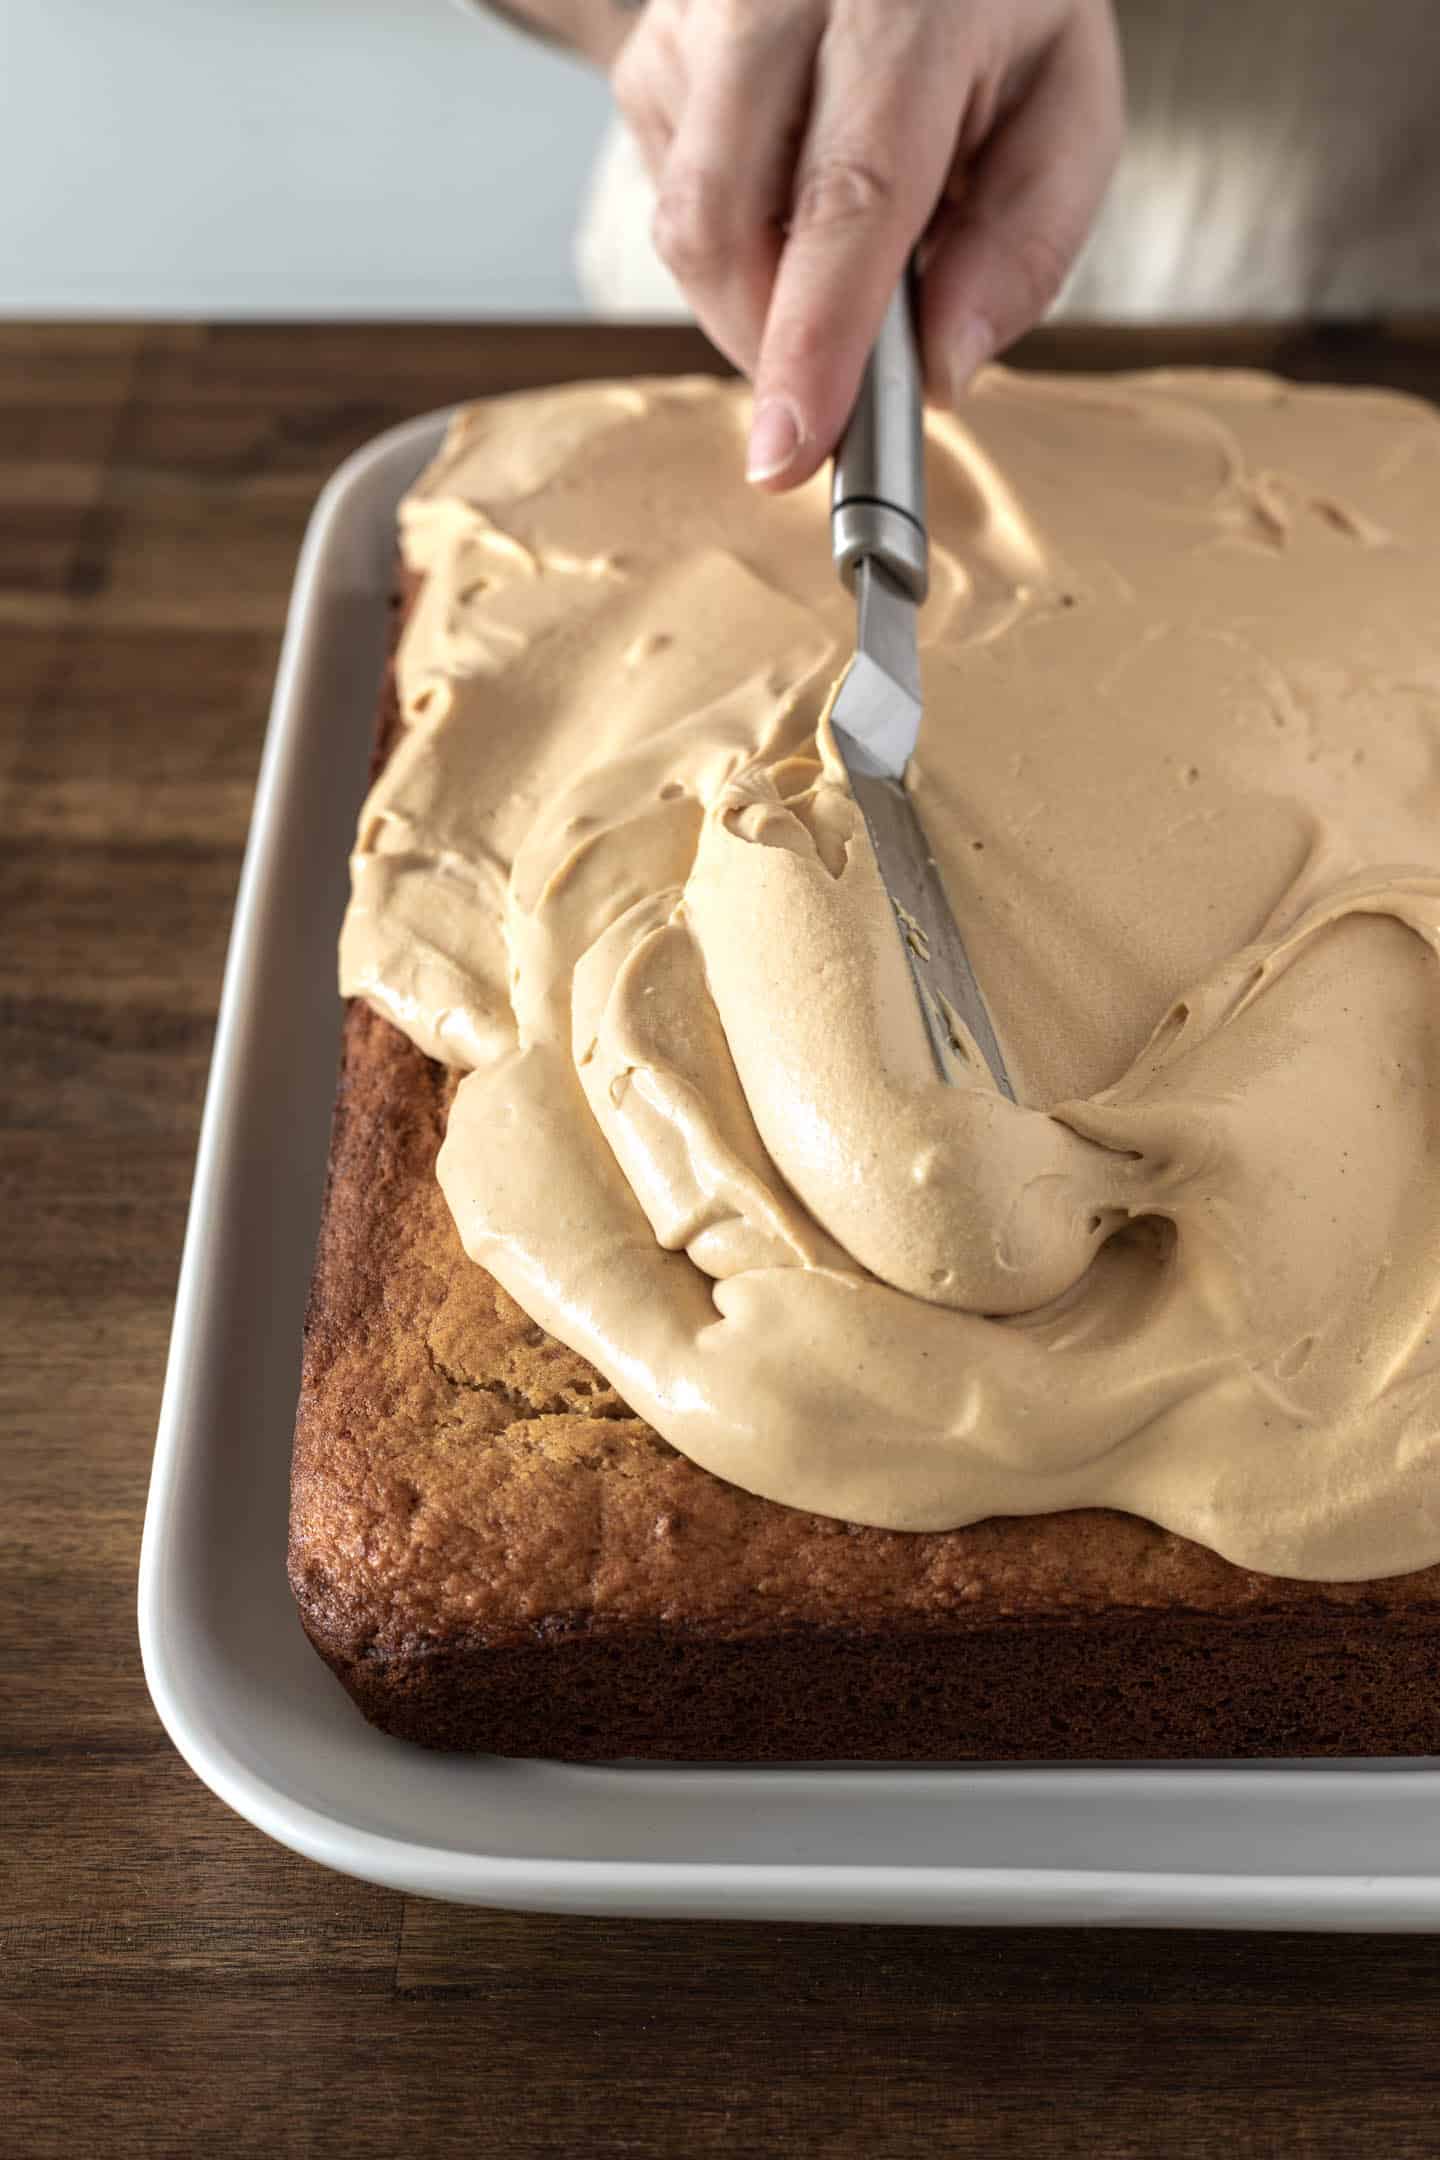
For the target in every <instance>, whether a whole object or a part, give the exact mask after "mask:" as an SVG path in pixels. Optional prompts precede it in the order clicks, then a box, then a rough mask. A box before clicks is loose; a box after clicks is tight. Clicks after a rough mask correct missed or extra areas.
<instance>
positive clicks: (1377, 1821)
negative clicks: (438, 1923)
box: [140, 414, 1440, 1929]
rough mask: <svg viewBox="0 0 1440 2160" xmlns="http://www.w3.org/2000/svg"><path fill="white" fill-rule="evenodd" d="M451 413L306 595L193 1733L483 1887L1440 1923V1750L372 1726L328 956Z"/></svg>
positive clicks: (216, 1126)
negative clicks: (335, 1335)
mask: <svg viewBox="0 0 1440 2160" xmlns="http://www.w3.org/2000/svg"><path fill="white" fill-rule="evenodd" d="M445 418H446V415H444V414H437V415H432V416H430V417H429V418H426V419H423V420H417V421H414V422H412V423H411V424H410V425H408V426H406V427H403V428H397V429H395V430H393V431H391V432H390V433H389V434H387V435H383V436H381V437H379V438H378V439H377V440H376V441H375V442H374V443H372V444H370V445H369V446H368V447H367V448H366V449H364V450H362V451H360V452H359V453H357V455H356V456H355V457H353V458H352V459H350V460H349V462H348V463H347V464H346V465H345V466H343V467H342V468H341V470H340V471H339V472H338V473H337V474H336V476H335V478H334V479H333V480H332V481H331V482H330V484H329V486H328V487H327V488H326V490H325V492H324V494H323V495H322V496H321V498H320V501H319V503H318V504H317V506H316V510H315V513H314V516H313V518H312V520H311V524H310V529H309V532H308V534H307V536H306V540H305V545H304V549H303V551H302V554H301V558H300V564H299V568H298V571H297V575H296V581H295V590H294V595H293V598H292V602H291V610H290V619H289V624H288V627H287V631H286V637H285V643H284V648H283V651H282V654H281V660H280V667H279V672H278V676H277V681H276V688H275V700H274V706H273V710H272V715H271V723H270V730H269V734H268V737H267V740H266V747H265V755H264V760H263V763H262V766H261V772H260V781H259V787H258V790H257V795H256V802H255V812H254V818H253V822H252V826H251V833H250V842H249V846H248V849H247V852H246V857H245V867H244V871H243V874H242V877H241V883H240V892H239V897H238V900H237V904H236V913H235V924H234V930H233V933H232V937H231V944H230V952H229V958H228V961H227V965H226V973H225V987H224V993H223V997H222V1001H221V1011H220V1021H219V1027H218V1030H217V1034H216V1040H215V1051H214V1058H213V1063H212V1068H211V1076H210V1086H209V1091H208V1094H207V1098H206V1105H205V1117H204V1123H203V1127H202V1132H201V1140H200V1149H199V1155H198V1158H197V1162H196V1169H195V1183H194V1190H193V1194H192V1199H191V1208H190V1219H189V1226H188V1229H187V1233H186V1240H185V1252H184V1259H183V1263H182V1267H181V1277H180V1287H179V1293H178V1297H177V1302H176V1310H175V1323H174V1332H173V1335H172V1340H171V1346H170V1358H169V1365H168V1368H167V1373H166V1382H165V1393H164V1399H163V1402H162V1406H161V1414H160V1428H159V1433H158V1436H157V1440H156V1447H155V1459H154V1467H153V1471H152V1476H151V1487H150V1501H149V1507H148V1511H147V1515H146V1522H145V1538H144V1545H143V1550H142V1555H141V1567H140V1636H141V1646H142V1650H143V1654H144V1659H145V1672H146V1678H147V1681H148V1683H149V1687H150V1692H151V1694H152V1696H153V1698H154V1701H155V1705H156V1708H157V1710H158V1711H159V1713H160V1716H161V1718H162V1719H163V1721H164V1723H165V1725H166V1727H167V1729H168V1731H169V1732H170V1734H171V1737H172V1738H173V1739H174V1741H175V1744H176V1746H177V1747H178V1748H179V1749H180V1751H181V1753H182V1754H183V1755H184V1756H185V1758H186V1760H187V1761H188V1762H189V1763H190V1764H191V1766H192V1768H193V1769H194V1770H195V1771H196V1772H197V1774H198V1775H199V1776H200V1777H201V1778H203V1779H204V1781H205V1782H206V1783H207V1784H208V1785H209V1786H210V1787H211V1788H212V1789H213V1790H214V1791H215V1792H216V1793H218V1794H219V1795H220V1797H221V1798H222V1799H224V1800H225V1801H226V1802H227V1803H228V1804H229V1805H230V1806H232V1807H233V1808H235V1809H236V1810H237V1811H238V1812H239V1813H240V1814H242V1815H244V1816H246V1817H247V1818H248V1819H249V1820H250V1821H252V1822H254V1823H256V1824H257V1825H258V1826H259V1827H260V1828H261V1829H262V1830H264V1831H266V1832H268V1833H269V1835H271V1836H272V1837H275V1838H277V1839H278V1840H280V1841H281V1842H282V1843H283V1844H286V1845H288V1846H291V1847H292V1848H293V1849H295V1850H296V1851H299V1852H303V1853H306V1854H309V1855H310V1856H311V1857H312V1858H314V1859H316V1860H319V1861H322V1862H324V1863H325V1864H327V1865H329V1866H331V1867H335V1868H339V1869H342V1870H344V1871H346V1872H348V1873H352V1874H356V1875H360V1876H363V1877H365V1878H367V1879H369V1880H372V1881H375V1882H379V1883H385V1884H389V1885H391V1886H393V1887H395V1888H398V1889H402V1890H408V1891H414V1892H417V1893H420V1894H423V1895H428V1896H432V1897H442V1898H452V1899H455V1900H459V1901H462V1902H467V1903H476V1904H493V1905H510V1906H520V1907H529V1908H534V1909H552V1910H557V1911H572V1912H602V1913H619V1914H643V1913H681V1914H690V1915H695V1916H705V1915H712V1914H713V1915H729V1916H730V1917H740V1916H745V1915H753V1916H755V1917H765V1918H796V1919H829V1920H890V1921H894V1920H908V1921H918V1922H928V1923H942V1922H959V1921H969V1922H974V1921H989V1922H995V1923H998V1924H1019V1923H1025V1924H1030V1925H1039V1924H1047V1923H1075V1924H1092V1925H1093V1924H1103V1923H1109V1924H1112V1925H1114V1924H1122V1923H1123V1924H1135V1925H1194V1926H1208V1927H1223V1926H1232V1927H1233V1926H1241V1927H1243V1926H1253V1927H1327V1928H1335V1927H1353V1928H1394V1929H1407V1928H1408V1929H1429V1928H1436V1927H1440V1764H1437V1763H1436V1762H1435V1761H1433V1760H1429V1759H1427V1760H1423V1761H1388V1760H1387V1761H1385V1762H1375V1763H1335V1762H1326V1763H1295V1762H1285V1763H1275V1764H1263V1763H1260V1764H1257V1763H1247V1764H1245V1765H1243V1766H1242V1765H1238V1764H1192V1763H1186V1764H1183V1765H1175V1764H1167V1765H1159V1764H1156V1765H1149V1766H1147V1765H1144V1764H1136V1765H1125V1764H1118V1765H1117V1764H1114V1763H1108V1764H1103V1765H1094V1766H1087V1765H1084V1764H1077V1763H1064V1764H1034V1765H1028V1766H1027V1765H1016V1764H1007V1765H1003V1766H1001V1765H997V1766H994V1767H986V1766H983V1765H974V1764H968V1765H963V1766H956V1767H955V1768H954V1769H946V1768H944V1767H935V1766H933V1765H927V1766H926V1767H924V1768H923V1769H917V1768H913V1767H908V1766H905V1765H897V1766H895V1767H893V1768H889V1767H886V1766H884V1765H876V1764H864V1765H854V1766H848V1765H844V1764H825V1765H816V1766H811V1767H807V1766H805V1765H794V1766H783V1767H777V1766H766V1767H764V1768H755V1769H750V1768H746V1767H744V1766H736V1765H723V1766H720V1765H715V1766H707V1765H704V1764H692V1765H685V1766H683V1767H675V1766H668V1765H667V1766H657V1765H653V1764H616V1765H613V1766H593V1765H589V1766H578V1765H570V1764H564V1763H549V1762H510V1761H503V1760H499V1759H496V1758H493V1757H462V1756H446V1755H437V1754H432V1753H429V1752H427V1751H426V1750H424V1749H420V1748H414V1747H410V1746H408V1745H406V1744H405V1743H403V1742H400V1741H396V1740H391V1739H389V1738H387V1737H386V1736H385V1735H384V1734H381V1733H378V1732H376V1731H374V1730H373V1729H372V1728H371V1727H369V1726H368V1725H366V1724H365V1723H364V1721H363V1720H362V1719H361V1718H360V1716H359V1714H358V1713H357V1712H356V1710H355V1709H354V1707H353V1705H352V1704H351V1702H350V1700H349V1698H348V1697H347V1696H346V1695H345V1694H344V1693H343V1691H342V1690H341V1688H340V1687H339V1685H338V1683H337V1682H336V1681H335V1680H333V1679H332V1677H331V1675H330V1674H329V1672H328V1671H327V1669H326V1668H325V1667H324V1666H323V1665H322V1663H321V1661H320V1660H319V1658H318V1657H316V1655H315V1654H314V1652H313V1651H312V1650H311V1648H310V1646H309V1644H308V1642H307V1641H306V1639H305V1637H304V1634H303V1633H302V1630H301V1628H300V1623H299V1620H298V1618H297V1617H296V1614H295V1610H294V1607H293V1604H292V1602H291V1598H290V1591H289V1586H288V1583H287V1581H286V1576H285V1540H286V1526H287V1514H288V1502H289V1466H290V1442H291V1432H292V1426H293V1418H294V1407H295V1396H296V1389H297V1385H298V1376H299V1343H300V1327H301V1319H302V1316H303V1313H304V1307H305V1299H306V1293H307V1290H308V1286H309V1275H310V1266H311V1258H312V1254H313V1251H314V1245H315V1235H316V1229H317V1226H318V1221H319V1212H320V1202H321V1195H322V1187H323V1181H324V1172H325V1161H326V1152H327V1144H328V1134H329V1125H330V1115H331V1108H332V1102H333V1092H334V1080H335V1068H336V1057H337V1052H338V1044H339V1027H340V1006H339V1001H338V999H337V997H336V994H335V988H334V984H335V940H336V933H337V930H338V926H339V921H340V916H341V912H342V910H343V907H344V902H345V894H346V857H347V853H348V849H349V845H350V839H351V835H352V832H353V827H354V818H355V811H356V807H357V805H358V802H359V800H360V795H361V791H362V789H363V785H364V778H365V772H366V766H367V760H368V756H369V747H370V729H371V721H372V716H373V709H374V694H375V684H376V681H377V679H378V675H379V669H380V664H381V657H382V647H383V640H384V618H385V600H386V595H387V590H388V586H389V580H390V573H391V563H392V554H393V545H394V520H395V509H396V505H397V502H398V500H399V498H400V496H401V495H402V494H403V492H404V491H405V489H406V488H407V487H408V485H409V484H410V482H411V480H412V479H413V478H414V477H415V475H416V474H417V473H418V471H419V470H420V468H421V466H422V465H423V464H424V463H425V462H426V461H427V460H428V458H429V457H430V456H431V454H432V453H433V451H434V450H435V448H436V447H437V445H438V442H439V439H440V435H441V432H442V430H443V426H444V422H445Z"/></svg>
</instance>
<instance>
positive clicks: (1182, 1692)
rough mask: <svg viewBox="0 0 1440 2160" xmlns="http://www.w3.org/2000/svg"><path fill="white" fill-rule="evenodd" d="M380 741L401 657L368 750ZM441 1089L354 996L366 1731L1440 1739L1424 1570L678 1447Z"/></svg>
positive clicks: (522, 1737) (357, 1561)
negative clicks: (1372, 1570)
mask: <svg viewBox="0 0 1440 2160" xmlns="http://www.w3.org/2000/svg"><path fill="white" fill-rule="evenodd" d="M396 725H397V715H396V712H395V703H394V685H393V677H392V674H391V672H390V670H389V669H387V674H386V681H385V687H384V693H383V696H382V703H381V718H380V728H379V732H378V736H377V760H378V759H380V758H383V756H384V755H385V754H386V752H387V751H388V747H389V744H390V741H391V740H392V738H393V734H394V731H395V728H396ZM453 1086H454V1080H453V1077H452V1076H451V1075H450V1074H448V1073H447V1072H445V1070H444V1069H443V1068H441V1067H439V1066H437V1065H434V1064H432V1063H431V1062H430V1061H429V1060H428V1059H426V1058H425V1057H423V1056H422V1055H421V1053H420V1052H419V1051H417V1050H416V1049H415V1048H414V1047H413V1046H412V1045H411V1044H410V1043H409V1042H408V1041H407V1040H406V1039H405V1038H404V1037H403V1036H401V1035H400V1034H399V1033H398V1032H397V1031H396V1030H395V1029H394V1028H393V1027H391V1026H390V1025H389V1023H388V1022H386V1021H384V1020H382V1019H380V1018H379V1017H378V1016H376V1015H375V1014H374V1013H372V1012H371V1011H369V1010H368V1009H367V1008H366V1007H364V1006H362V1005H358V1004H357V1005H354V1006H352V1007H351V1009H350V1012H349V1014H348V1017H347V1020H346V1025H345V1034H344V1048H343V1056H342V1064H341V1072H340V1081H339V1088H338V1095H337V1103H336V1112H335V1123H334V1131H333V1137H332V1143H331V1153H330V1168H329V1181H328V1187H327V1193H326V1200H325V1208H324V1215H323V1221H322V1227H321V1233H320V1242H319V1249H318V1254H317V1260H316V1267H315V1274H314V1280H313V1284H312V1290H311V1298H310V1306H309V1313H308V1317H307V1321H306V1331H305V1359H304V1376H303V1383H302V1389H301V1396H300V1405H299V1414H298V1421H297V1427H296V1437H295V1454H294V1473H293V1489H292V1513H291V1528H290V1576H291V1582H292V1585H293V1588H294V1592H295V1596H296V1598H297V1601H298V1603H299V1606H300V1611H301V1615H302V1618H303V1620H304V1624H305V1627H306V1629H307V1632H308V1633H309V1635H310V1638H311V1640H312V1642H313V1643H314V1644H315V1647H316V1648H317V1650H319V1651H320V1653H321V1655H322V1656H324V1657H325V1658H326V1660H327V1662H328V1663H329V1664H330V1665H331V1666H332V1668H333V1669H334V1670H335V1672H336V1673H337V1674H338V1675H339V1677H340V1678H341V1680H342V1681H343V1682H344V1684H345V1685H346V1686H347V1687H348V1688H349V1690H350V1692H351V1693H352V1695H354V1697H355V1699H356V1700H357V1702H359V1704H360V1706H361V1707H362V1709H363V1710H364V1711H365V1713H366V1715H367V1716H368V1717H370V1718H371V1719H372V1720H373V1721H374V1722H375V1723H377V1724H379V1725H381V1726H383V1727H384V1728H385V1729H386V1730H389V1731H392V1732H396V1733H399V1734H401V1735H403V1736H405V1737H408V1738H411V1739H415V1740H418V1741H421V1742H424V1743H427V1744H430V1745H434V1746H441V1747H461V1748H472V1749H488V1750H492V1751H494V1752H498V1753H508V1754H522V1753H525V1754H549V1755H560V1756H568V1757H571V1758H576V1759H583V1758H595V1757H601V1758H603V1757H607V1756H610V1757H613V1756H623V1755H638V1756H650V1757H670V1758H679V1759H697V1758H698V1759H714V1760H722V1759H766V1758H772V1759H791V1760H794V1759H798V1758H805V1757H827V1756H828V1757H831V1758H834V1757H848V1758H856V1759H876V1758H880V1759H930V1760H935V1759H941V1760H943V1759H957V1760H958V1759H963V1758H976V1757H981V1758H983V1757H990V1758H1009V1759H1015V1758H1020V1757H1027V1756H1029V1757H1037V1756H1038V1757H1044V1756H1065V1757H1069V1758H1077V1757H1080V1758H1083V1757H1111V1758H1114V1757H1119V1756H1145V1755H1151V1756H1185V1755H1208V1756H1224V1755H1265V1754H1386V1753H1404V1754H1410V1753H1430V1752H1440V1684H1437V1683H1440V1568H1431V1569H1428V1570H1425V1571H1424V1572H1422V1573H1420V1574H1415V1575H1410V1576H1406V1577H1403V1578H1398V1579H1394V1580H1390V1581H1385V1582H1378V1583H1361V1584H1334V1585H1324V1584H1313V1583H1299V1582H1290V1581H1282V1580H1277V1579H1275V1578H1273V1577H1267V1576H1262V1575H1258V1574H1254V1573H1251V1572H1249V1571H1246V1570H1244V1569H1240V1568H1236V1567H1233V1566H1231V1565H1230V1564H1229V1563H1228V1562H1226V1561H1223V1560H1221V1559H1219V1558H1218V1557H1217V1556H1216V1555H1214V1554H1213V1553H1210V1552H1208V1551H1206V1550H1205V1549H1203V1548H1202V1547H1200V1546H1197V1545H1194V1544H1192V1543H1190V1542H1189V1541H1187V1540H1185V1539H1183V1538H1180V1537H1177V1536H1174V1535H1173V1534H1171V1533H1169V1532H1166V1531H1162V1530H1158V1529H1155V1528H1154V1527H1152V1526H1151V1525H1149V1524H1147V1523H1143V1522H1140V1521H1138V1520H1136V1519H1134V1518H1131V1517H1127V1516H1122V1515H1118V1514H1113V1513H1107V1512H1102V1511H1095V1510H1091V1511H1084V1512H1077V1513H1074V1514H1069V1515H1051V1516H1041V1517H1033V1518H1009V1519H1001V1520H994V1521H990V1522H986V1523H980V1524H976V1525H974V1526H972V1527H970V1528H968V1529H962V1530H954V1531H947V1532H943V1533H936V1534H906V1533H900V1532H893V1531H882V1530H874V1529H868V1528H859V1527H856V1526H853V1525H848V1524H845V1523H840V1522H836V1521H833V1520H831V1519H829V1518H827V1517H823V1516H816V1515H808V1514H803V1513H800V1512H798V1511H796V1510H792V1509H789V1508H785V1507H781V1506H778V1505H776V1504H775V1503H773V1502H770V1501H766V1500H762V1499H758V1498H756V1497H754V1496H753V1495H751V1494H748V1493H745V1492H741V1491H739V1490H738V1489H737V1488H735V1487H733V1486H730V1485H727V1484H725V1483H723V1482H722V1481H721V1480H719V1479H718V1478H715V1477H713V1476H712V1475H711V1474H710V1473H709V1472H707V1471H704V1470H702V1469H700V1468H698V1467H697V1466H696V1465H694V1464H693V1463H691V1462H689V1461H688V1460H687V1459H686V1458H685V1457H683V1456H681V1455H679V1454H677V1453H676V1452H675V1450H674V1449H673V1448H671V1447H669V1446H668V1445H667V1444H666V1443H665V1442H664V1441H663V1440H661V1439H660V1438H659V1437H658V1436H657V1435H656V1434H655V1433H654V1432H653V1431H652V1430H651V1429H650V1428H649V1427H648V1426H647V1425H646V1424H644V1423H643V1422H642V1421H641V1420H640V1419H638V1418H636V1417H634V1416H632V1415H631V1414H630V1412H629V1411H628V1409H627V1408H626V1406H625V1404H624V1403H622V1402H621V1401H620V1399H619V1398H618V1397H617V1395H616V1394H615V1392H614V1390H613V1389H612V1388H611V1387H610V1386H609V1384H608V1383H607V1382H606V1381H605V1380H604V1379H603V1378H602V1377H601V1376H600V1375H599V1374H598V1373H597V1372H596V1371H595V1370H594V1368H593V1367H592V1366H590V1365H588V1364H587V1363H586V1361H585V1360H584V1359H583V1358H581V1357H579V1356H577V1355H575V1354H574V1353H573V1352H571V1351H569V1350H567V1349H565V1348H564V1346H563V1345H561V1344H560V1343H558V1342H556V1341H555V1340H554V1339H553V1338H551V1337H550V1336H548V1335H547V1334H545V1333H544V1331H543V1330H541V1329H540V1328H538V1327H536V1326H535V1325H533V1324H532V1323H531V1322H530V1321H529V1320H528V1319H527V1317H526V1315H525V1314H524V1313H523V1312H521V1310H520V1309H519V1307H518V1306H516V1305H515V1303H514V1302H513V1300H512V1299H510V1298H509V1297H508V1296H507V1295H506V1293H505V1292H504V1291H503V1290H501V1289H500V1287H499V1286H498V1284H496V1283H495V1282H494V1281H493V1280H492V1279H491V1278H490V1277H489V1276H488V1275H487V1274H486V1273H485V1272H484V1270H483V1269H481V1268H479V1267H477V1266H476V1265H474V1264H473V1263H472V1262H471V1261H469V1260H468V1259H467V1258H466V1257H465V1255H464V1253H463V1252H462V1250H461V1247H460V1243H459V1239H458V1237H457V1235H456V1232H455V1229H454V1227H453V1224H452V1223H451V1220H450V1217H449V1214H448V1211H447V1209H446V1206H445V1202H444V1199H443V1197H442V1195H441V1192H440V1189H439V1186H438V1185H437V1183H436V1179H435V1173H434V1163H435V1155H436V1151H437V1149H438V1147H439V1143H440V1140H441V1137H442V1135H443V1131H444V1121H445V1116H446V1111H447V1108H448V1104H449V1100H450V1096H451V1093H452V1091H453Z"/></svg>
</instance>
